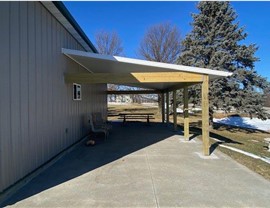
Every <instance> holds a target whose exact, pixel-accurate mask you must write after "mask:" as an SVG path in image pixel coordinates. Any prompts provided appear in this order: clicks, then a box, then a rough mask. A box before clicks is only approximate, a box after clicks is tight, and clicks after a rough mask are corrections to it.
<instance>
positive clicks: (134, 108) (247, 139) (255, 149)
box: [108, 104, 270, 180]
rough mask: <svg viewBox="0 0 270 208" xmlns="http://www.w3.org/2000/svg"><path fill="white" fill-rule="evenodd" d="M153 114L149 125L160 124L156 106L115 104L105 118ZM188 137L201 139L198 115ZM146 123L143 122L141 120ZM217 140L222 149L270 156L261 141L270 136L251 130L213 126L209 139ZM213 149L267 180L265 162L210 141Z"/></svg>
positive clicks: (269, 171) (180, 118)
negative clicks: (120, 114)
mask: <svg viewBox="0 0 270 208" xmlns="http://www.w3.org/2000/svg"><path fill="white" fill-rule="evenodd" d="M124 112H125V113H146V112H147V113H154V114H155V116H154V117H155V119H154V120H153V121H152V122H160V121H161V116H160V115H159V113H158V108H157V106H154V105H142V104H114V105H112V104H111V105H109V106H108V118H109V120H118V119H119V116H117V114H119V113H124ZM222 116H224V115H220V114H219V115H215V117H218V118H220V117H222ZM189 118H190V127H191V128H190V133H192V134H196V135H198V138H200V135H201V115H200V114H193V115H190V117H189ZM177 120H178V125H179V127H180V128H183V115H182V114H179V116H178V118H177ZM142 121H143V122H145V120H142ZM172 121H173V118H172V116H170V122H172ZM211 137H212V138H216V139H219V140H221V141H222V142H223V144H224V145H227V146H231V147H235V148H238V149H241V150H244V151H246V152H250V153H253V154H256V155H259V156H264V157H269V158H270V152H268V151H267V150H266V148H265V147H264V146H265V145H266V144H265V142H264V140H263V139H264V138H266V137H270V133H267V132H263V131H259V130H250V129H241V128H238V127H231V126H225V125H214V128H212V129H211V130H210V138H211ZM211 144H212V148H213V149H215V148H218V149H219V150H220V151H221V152H223V153H225V154H227V155H229V156H230V157H232V158H233V159H235V160H236V161H237V162H239V163H241V164H243V165H245V166H247V167H248V168H249V169H251V170H253V171H255V172H257V173H259V174H261V175H262V176H263V177H265V178H266V179H268V180H270V165H269V164H267V163H266V162H263V161H261V160H258V159H253V158H251V157H248V156H246V155H242V154H240V153H236V152H234V151H231V150H228V149H225V148H223V147H220V146H218V142H216V141H215V140H211Z"/></svg>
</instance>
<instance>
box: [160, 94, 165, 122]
mask: <svg viewBox="0 0 270 208" xmlns="http://www.w3.org/2000/svg"><path fill="white" fill-rule="evenodd" d="M164 102H165V99H164V93H162V94H161V117H162V123H164V122H165V103H164Z"/></svg>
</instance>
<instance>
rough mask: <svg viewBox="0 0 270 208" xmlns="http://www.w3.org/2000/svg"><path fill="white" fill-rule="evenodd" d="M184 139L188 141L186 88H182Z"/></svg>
mask: <svg viewBox="0 0 270 208" xmlns="http://www.w3.org/2000/svg"><path fill="white" fill-rule="evenodd" d="M183 98H184V138H185V139H186V140H189V115H188V87H184V96H183Z"/></svg>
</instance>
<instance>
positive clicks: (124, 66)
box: [62, 49, 230, 155]
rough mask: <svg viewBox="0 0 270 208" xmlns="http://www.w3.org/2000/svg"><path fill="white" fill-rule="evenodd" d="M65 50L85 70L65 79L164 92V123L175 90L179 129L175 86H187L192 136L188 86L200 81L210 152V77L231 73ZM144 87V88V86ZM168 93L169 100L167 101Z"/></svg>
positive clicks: (206, 151) (186, 126)
mask: <svg viewBox="0 0 270 208" xmlns="http://www.w3.org/2000/svg"><path fill="white" fill-rule="evenodd" d="M62 53H63V54H65V55H66V56H68V57H69V58H71V59H72V60H73V61H75V62H76V63H78V64H80V65H81V66H82V67H84V68H85V69H86V70H87V71H86V72H85V73H75V74H65V81H66V83H81V84H84V83H86V84H98V83H103V84H122V85H128V86H134V87H140V88H146V89H151V91H153V90H154V91H156V92H157V93H160V94H161V103H162V123H164V122H165V102H166V106H167V108H166V116H167V118H166V122H167V123H168V122H169V92H170V91H173V124H174V129H175V131H177V112H176V90H177V89H180V88H184V96H183V98H184V100H183V101H184V102H183V103H184V109H183V110H184V137H185V138H186V139H187V140H189V136H190V135H189V115H188V86H190V85H194V84H201V86H202V91H201V93H202V94H201V105H202V139H203V152H204V155H209V154H210V146H209V145H210V144H209V100H208V92H209V80H213V79H216V78H220V77H226V76H229V75H230V73H228V72H223V71H216V70H211V69H204V68H197V67H188V66H181V65H175V64H165V63H159V62H152V61H143V60H138V59H130V58H124V57H117V56H106V55H100V54H94V53H89V52H83V51H76V50H70V49H62ZM144 91H145V90H144ZM165 95H166V101H165Z"/></svg>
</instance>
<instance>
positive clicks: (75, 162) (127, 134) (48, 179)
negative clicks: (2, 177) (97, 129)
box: [1, 122, 176, 207]
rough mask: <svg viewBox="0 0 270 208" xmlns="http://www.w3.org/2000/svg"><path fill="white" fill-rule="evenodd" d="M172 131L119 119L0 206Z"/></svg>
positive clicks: (24, 197)
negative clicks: (106, 135) (104, 134)
mask: <svg viewBox="0 0 270 208" xmlns="http://www.w3.org/2000/svg"><path fill="white" fill-rule="evenodd" d="M175 134H176V133H175V132H173V130H172V129H171V128H168V127H167V126H166V125H163V124H161V123H152V124H151V125H150V126H146V125H145V123H143V122H142V123H141V122H130V123H129V125H127V126H124V127H123V126H122V125H121V123H114V124H113V130H112V133H111V135H110V136H109V138H108V139H107V140H106V141H104V140H98V141H97V144H96V145H95V146H92V147H89V146H86V145H85V143H81V144H80V146H79V147H77V148H75V149H74V150H73V151H72V152H70V153H68V154H67V155H66V156H64V157H63V158H61V159H60V160H59V161H57V162H56V163H55V164H54V165H52V166H51V167H49V168H48V169H46V170H45V171H44V172H42V173H41V174H40V175H38V176H37V177H36V178H34V179H33V180H32V181H30V182H29V183H28V184H27V185H25V186H24V187H23V188H22V189H20V190H19V191H18V192H17V193H15V194H14V195H13V196H11V197H10V198H9V199H8V200H7V201H5V202H3V204H1V207H3V206H8V205H13V204H15V203H16V202H18V201H21V200H23V199H26V198H28V197H31V196H33V195H36V194H38V193H40V192H42V191H44V190H47V189H50V188H52V187H55V186H57V185H59V184H61V183H64V182H67V181H69V180H71V179H74V178H76V177H78V176H81V175H83V174H85V173H87V172H89V171H92V170H94V169H96V168H99V167H101V166H103V165H106V164H108V163H111V162H113V161H115V160H117V159H119V158H121V157H124V156H126V155H128V154H131V153H133V152H135V151H138V150H140V149H142V148H145V147H147V146H149V145H152V144H154V143H157V142H160V141H162V140H165V139H167V138H169V137H170V136H172V135H175Z"/></svg>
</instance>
